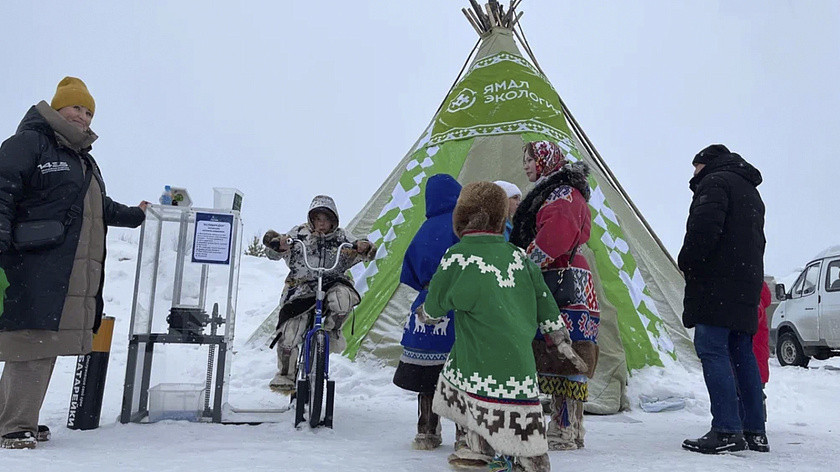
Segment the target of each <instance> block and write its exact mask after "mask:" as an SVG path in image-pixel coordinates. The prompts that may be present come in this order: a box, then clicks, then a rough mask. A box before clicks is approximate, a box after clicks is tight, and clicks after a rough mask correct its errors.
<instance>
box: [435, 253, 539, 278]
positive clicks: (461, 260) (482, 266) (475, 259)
mask: <svg viewBox="0 0 840 472" xmlns="http://www.w3.org/2000/svg"><path fill="white" fill-rule="evenodd" d="M524 254H525V253H524V252H523V251H522V250H521V249H517V250H516V251H515V252H514V253H513V262H511V263H510V264H508V267H507V270H506V273H507V278H505V276H504V275H502V271H501V270H500V269H499V268H498V267H496V266H494V265H493V264H487V263H485V262H484V259H483V258H482V257H480V256H469V257H464V255H463V254H451V255H449V256H448V257H445V258H444V259H443V260H442V261H441V262H440V267H441V269H443V270H448V269H449V267H450V266H451V265H452V263H455V262H457V263H458V265H459V266H461V270H464V269H466V268H467V266H469V265H470V264H475V265H476V266H477V267H478V270H480V271H481V273H482V274H486V273H488V272H492V273H493V275H495V276H496V281H497V282H498V284H499V287H501V288H513V287H516V281H515V280H514V276H513V274H514V272H515V271H517V270H523V269H524V268H525V265H524V264H523V263H522V259H523V255H524Z"/></svg>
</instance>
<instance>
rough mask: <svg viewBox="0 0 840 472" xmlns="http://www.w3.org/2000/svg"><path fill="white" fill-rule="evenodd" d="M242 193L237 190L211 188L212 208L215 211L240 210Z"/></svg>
mask: <svg viewBox="0 0 840 472" xmlns="http://www.w3.org/2000/svg"><path fill="white" fill-rule="evenodd" d="M242 196H243V194H242V192H241V191H240V190H239V189H235V188H227V187H213V208H214V209H216V210H236V211H241V210H242Z"/></svg>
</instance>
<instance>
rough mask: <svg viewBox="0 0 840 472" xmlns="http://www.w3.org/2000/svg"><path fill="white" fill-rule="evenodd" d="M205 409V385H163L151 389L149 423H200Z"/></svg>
mask: <svg viewBox="0 0 840 472" xmlns="http://www.w3.org/2000/svg"><path fill="white" fill-rule="evenodd" d="M203 409H204V384H188V383H161V384H157V385H155V386H154V387H152V388H150V389H149V421H150V422H155V421H161V420H186V421H198V420H199V419H200V418H201V412H202V410H203Z"/></svg>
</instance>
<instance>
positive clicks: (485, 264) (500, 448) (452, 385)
mask: <svg viewBox="0 0 840 472" xmlns="http://www.w3.org/2000/svg"><path fill="white" fill-rule="evenodd" d="M507 214H508V198H507V195H506V194H505V191H504V190H502V188H501V187H499V186H498V185H496V184H493V183H490V182H474V183H471V184H468V185H467V186H465V187H464V188H463V190H462V191H461V195H460V197H459V198H458V203H457V204H456V206H455V211H454V213H453V217H452V220H453V227H454V229H455V234H457V235H458V236H459V237H460V238H461V241H460V242H459V243H457V244H455V245H454V246H452V247H451V248H449V250H448V251H447V252H446V254H444V256H443V259H442V260H441V263H440V267H438V270H437V272H436V273H435V275H434V276H433V277H432V280H431V282H430V283H429V293H428V295H427V296H426V300H425V302H424V304H423V306H422V309H420V308H418V310H421V311H422V312H423V315H422V316H428V317H429V318H430V319H431V320H430V321H433V320H434V319H435V318H440V319H443V317H445V316H446V314H447V312H449V311H450V310H454V312H455V313H454V315H453V318H454V321H455V345H454V346H453V347H452V351H451V352H450V354H449V359H448V360H447V361H446V364H445V365H444V367H443V371H442V373H441V375H440V377H439V378H438V383H437V389H436V391H435V396H434V400H433V402H432V409H433V411H434V412H435V413H437V414H439V415H440V416H443V417H445V418H449V419H451V420H452V421H454V422H455V423H457V424H458V425H460V426H462V427H464V428H466V429H467V430H468V432H467V435H466V441H467V446H468V448H466V449H462V450H459V451H456V452H455V453H454V454H452V455H451V456H450V457H449V462H450V464H451V465H453V466H480V465H482V464H487V463H490V470H524V471H528V472H547V471H548V470H550V467H551V466H550V463H549V459H548V442H547V440H546V436H545V420H544V418H543V412H542V407H541V406H540V402H539V388H538V383H537V366H536V363H535V361H534V354H533V351H532V349H531V341H532V340H533V338H534V333H535V332H536V330H537V327H539V328H540V329H541V330H542V332H543V334H544V336H545V338H546V343H547V344H548V345H549V346H550V349H551V352H552V354H553V355H555V356H558V358H561V359H568V360H569V361H571V362H572V363H574V364H575V365H577V366H579V367H581V368H585V367H586V365H585V363H584V362H583V361H582V360H581V359H580V358H579V357H578V356H577V355H576V354H575V353H574V351H573V350H572V343H571V340H570V339H569V333H568V331H567V330H566V324H565V323H564V322H563V319H562V317H561V315H560V310H559V309H558V308H557V304H556V303H555V302H554V299H553V298H552V296H551V293H550V292H549V289H548V287H547V286H546V284H545V281H544V280H543V277H542V273H541V272H540V268H539V267H537V265H536V264H534V263H533V262H532V261H531V260H530V259H529V258H528V256H527V255H525V252H524V251H522V250H521V249H519V248H517V247H515V246H514V245H512V244H510V243H508V242H506V241H505V239H504V237H503V236H502V231H503V230H504V225H505V218H506V216H507ZM494 455H495V458H494Z"/></svg>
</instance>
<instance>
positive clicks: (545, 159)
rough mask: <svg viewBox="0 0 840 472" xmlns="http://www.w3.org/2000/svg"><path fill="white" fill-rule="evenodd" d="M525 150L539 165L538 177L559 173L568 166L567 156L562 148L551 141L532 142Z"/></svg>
mask: <svg viewBox="0 0 840 472" xmlns="http://www.w3.org/2000/svg"><path fill="white" fill-rule="evenodd" d="M525 148H526V150H527V151H528V154H529V155H531V156H533V157H534V160H535V161H536V163H537V177H545V176H546V175H549V174H552V173H554V172H557V171H558V170H560V169H562V168H563V166H564V165H565V164H566V156H565V155H564V154H563V151H562V150H561V149H560V146H558V145H557V144H556V143H553V142H551V141H532V142H530V143H528V144H526V145H525Z"/></svg>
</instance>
